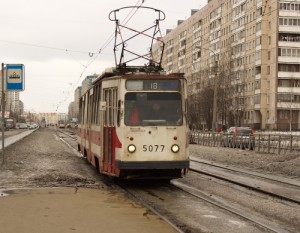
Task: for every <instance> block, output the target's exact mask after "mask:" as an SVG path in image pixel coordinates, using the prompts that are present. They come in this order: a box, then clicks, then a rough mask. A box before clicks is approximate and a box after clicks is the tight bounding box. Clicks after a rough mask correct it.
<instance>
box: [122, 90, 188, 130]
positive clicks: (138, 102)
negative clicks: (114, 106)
mask: <svg viewBox="0 0 300 233" xmlns="http://www.w3.org/2000/svg"><path fill="white" fill-rule="evenodd" d="M125 124H126V125H130V126H133V125H134V126H148V125H149V126H156V125H175V126H176V125H182V101H181V94H180V93H175V92H164V93H163V92H138V93H134V92H130V93H127V94H126V95H125Z"/></svg>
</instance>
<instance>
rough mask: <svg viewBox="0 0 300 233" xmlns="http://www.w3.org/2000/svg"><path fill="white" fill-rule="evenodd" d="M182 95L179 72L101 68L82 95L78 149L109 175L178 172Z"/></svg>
mask: <svg viewBox="0 0 300 233" xmlns="http://www.w3.org/2000/svg"><path fill="white" fill-rule="evenodd" d="M186 101H187V93H186V80H185V78H184V77H183V74H168V75H166V74H160V73H159V72H157V73H141V72H132V73H126V74H122V73H118V72H105V73H103V74H102V75H101V76H100V77H98V79H97V80H95V81H94V82H93V86H92V87H91V88H90V89H89V90H88V91H87V92H86V93H84V95H83V96H82V97H81V99H80V113H79V114H80V122H79V125H78V150H79V151H80V152H81V153H82V155H83V156H84V157H86V158H87V160H88V161H89V162H90V163H91V164H92V165H93V166H95V167H96V169H97V171H99V172H100V173H103V174H107V175H109V176H115V177H120V178H124V179H125V178H148V177H150V178H177V177H182V176H183V175H185V174H186V173H187V170H188V168H189V156H188V127H187V103H186Z"/></svg>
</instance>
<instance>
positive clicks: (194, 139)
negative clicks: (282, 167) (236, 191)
mask: <svg viewBox="0 0 300 233" xmlns="http://www.w3.org/2000/svg"><path fill="white" fill-rule="evenodd" d="M190 143H191V144H198V145H203V146H211V147H229V148H238V149H247V150H254V151H256V152H261V153H270V154H271V153H275V154H286V153H300V135H293V134H281V133H277V134H276V133H272V134H271V133H256V134H255V136H238V137H233V136H232V135H228V134H226V133H212V132H203V131H191V132H190Z"/></svg>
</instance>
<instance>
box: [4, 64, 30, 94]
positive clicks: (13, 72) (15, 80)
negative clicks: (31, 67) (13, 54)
mask: <svg viewBox="0 0 300 233" xmlns="http://www.w3.org/2000/svg"><path fill="white" fill-rule="evenodd" d="M24 80H25V67H24V65H22V64H6V90H7V91H23V90H24V87H25V82H24Z"/></svg>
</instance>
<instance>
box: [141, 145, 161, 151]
mask: <svg viewBox="0 0 300 233" xmlns="http://www.w3.org/2000/svg"><path fill="white" fill-rule="evenodd" d="M164 149H165V145H143V152H163V151H164Z"/></svg>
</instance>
